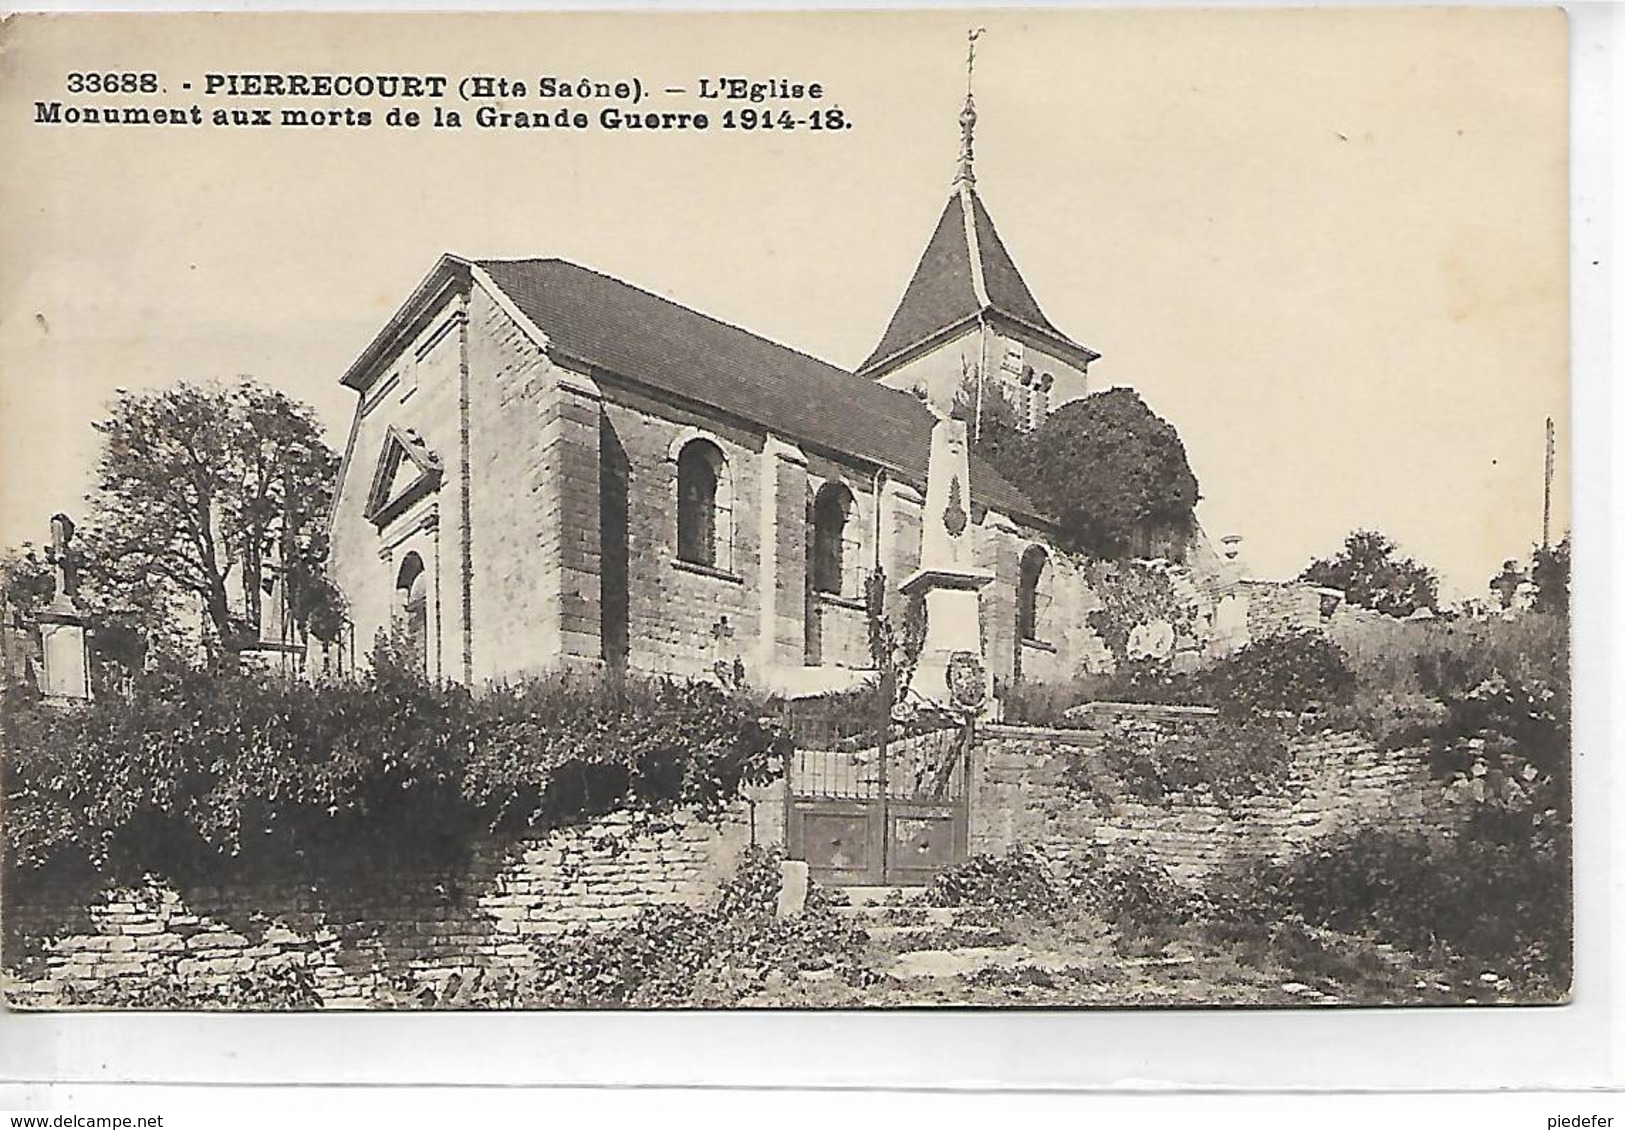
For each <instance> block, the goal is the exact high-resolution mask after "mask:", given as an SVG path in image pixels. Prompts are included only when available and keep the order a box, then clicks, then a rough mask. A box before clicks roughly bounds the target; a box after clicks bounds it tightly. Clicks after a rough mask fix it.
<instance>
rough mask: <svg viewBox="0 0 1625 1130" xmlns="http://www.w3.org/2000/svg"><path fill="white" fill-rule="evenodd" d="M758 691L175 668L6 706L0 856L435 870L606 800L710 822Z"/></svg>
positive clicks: (749, 770) (744, 769)
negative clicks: (460, 682)
mask: <svg viewBox="0 0 1625 1130" xmlns="http://www.w3.org/2000/svg"><path fill="white" fill-rule="evenodd" d="M765 710H766V704H765V703H762V702H759V701H757V700H754V699H752V698H750V697H749V696H748V695H746V694H744V693H743V692H741V691H737V690H724V689H721V688H718V687H715V686H713V685H710V684H706V683H683V682H677V681H673V680H668V679H653V680H647V681H635V680H622V679H611V678H602V679H599V678H589V677H586V676H569V677H566V676H561V677H557V678H548V679H540V680H536V681H533V682H531V683H527V684H524V685H520V686H516V687H510V688H503V689H500V690H497V691H493V692H491V693H490V694H487V695H484V696H480V697H475V696H473V695H471V694H469V693H468V691H466V690H465V689H463V688H461V687H458V686H455V685H449V684H447V685H441V684H432V683H428V682H426V681H424V680H422V679H419V678H416V677H411V676H407V675H405V674H403V673H402V672H401V671H400V670H398V669H396V668H394V667H392V666H390V665H389V664H387V663H386V664H383V665H382V666H380V667H379V668H377V669H375V670H374V671H373V672H372V673H371V674H369V675H368V676H367V677H366V678H364V679H360V680H352V681H344V682H336V683H331V684H322V685H317V686H311V685H307V684H302V683H296V682H291V681H287V680H279V679H274V678H254V677H250V676H247V675H242V674H232V673H226V674H214V673H208V672H203V671H198V670H195V669H190V668H184V667H175V668H166V669H162V670H158V671H155V672H153V673H150V674H148V675H145V676H143V677H142V678H139V679H137V680H135V682H134V685H133V687H132V689H131V691H130V694H129V696H128V697H127V698H110V699H99V700H97V701H96V702H94V703H92V704H90V705H88V706H85V707H82V708H79V709H75V710H71V711H61V710H53V709H48V708H45V707H43V706H42V705H40V704H39V703H37V702H33V701H22V700H20V699H19V698H18V697H17V696H13V698H12V700H11V701H10V702H8V709H7V711H6V717H5V723H4V725H5V730H4V733H5V739H6V745H7V748H8V751H9V753H10V756H8V758H7V759H6V762H5V766H4V772H5V778H4V784H5V798H6V804H7V820H6V827H5V834H6V844H5V846H6V856H7V862H8V864H9V865H10V866H11V867H12V868H21V869H24V870H37V869H39V868H41V867H44V866H46V865H48V864H56V865H62V866H73V865H75V863H76V862H77V863H81V864H85V865H88V866H90V867H93V868H95V869H96V870H98V871H100V872H101V873H103V874H104V875H105V876H108V877H137V876H140V875H142V874H144V873H147V872H151V873H154V874H157V875H161V876H168V877H174V878H183V879H184V878H207V877H210V876H213V877H215V878H219V877H220V876H221V875H223V874H225V873H226V872H240V871H241V870H243V869H246V868H251V867H269V868H283V869H286V868H293V869H295V870H298V871H300V872H305V871H309V870H312V869H314V870H316V871H323V870H324V869H325V870H328V871H332V870H335V869H345V870H350V871H354V872H365V871H366V870H367V869H368V868H369V867H379V866H392V865H395V864H398V863H403V862H407V863H423V864H427V865H444V866H455V865H457V864H458V863H460V862H461V860H462V859H463V857H464V855H465V853H466V851H467V849H468V847H469V846H470V844H471V841H472V838H473V837H474V836H476V835H478V834H482V833H485V832H490V831H497V832H502V833H512V832H517V831H522V830H527V829H536V828H541V827H546V826H550V825H553V824H557V823H563V822H568V821H571V820H576V819H580V818H581V817H583V816H585V815H588V814H590V813H593V812H599V811H604V810H607V809H609V808H636V809H642V810H646V811H663V810H666V809H670V808H674V807H677V806H680V805H681V806H689V807H692V808H694V809H695V810H696V811H697V812H698V813H699V814H700V815H701V816H702V817H704V816H714V815H715V814H716V813H717V812H719V811H720V810H721V808H722V807H723V806H724V805H725V804H726V802H727V801H728V800H729V799H730V798H731V797H733V796H735V795H736V794H737V793H738V790H739V789H740V788H741V786H742V785H744V784H745V783H748V782H752V781H758V780H766V779H768V778H770V777H771V776H773V775H774V774H776V773H777V772H778V771H779V769H780V760H781V757H782V754H783V752H784V750H785V749H786V746H787V743H786V742H785V740H784V739H783V737H782V735H781V734H780V732H779V730H778V728H777V727H776V726H775V725H773V724H772V723H770V722H768V721H765V720H764V717H763V715H764V712H765Z"/></svg>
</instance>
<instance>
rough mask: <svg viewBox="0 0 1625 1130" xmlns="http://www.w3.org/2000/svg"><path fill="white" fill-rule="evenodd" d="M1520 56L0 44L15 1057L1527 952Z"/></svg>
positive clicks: (1337, 15) (428, 34)
mask: <svg viewBox="0 0 1625 1130" xmlns="http://www.w3.org/2000/svg"><path fill="white" fill-rule="evenodd" d="M1567 68H1568V43H1567V27H1566V23H1565V19H1564V16H1563V14H1562V13H1561V12H1560V11H1557V10H1553V9H1546V10H1538V9H1522V10H1513V9H1506V8H1500V9H1484V10H1472V9H1463V8H1455V9H1427V10H1423V9H1416V10H1404V9H1387V8H1384V9H1365V10H1352V11H1332V10H1293V11H1287V10H1278V11H1266V10H1239V9H1238V10H1229V11H1203V12H1199V11H1185V10H1171V9H1167V10H1144V11H1129V10H1122V9H1113V10H1095V11H1058V10H1046V11H1037V10H1035V11H1015V10H989V11H985V12H978V11H956V12H935V13H922V12H838V13H837V12H800V13H773V14H768V13H752V14H743V13H736V14H718V13H712V14H682V15H678V14H647V13H616V14H598V13H582V12H577V13H569V14H491V15H477V14H457V15H452V14H422V15H384V14H368V15H359V14H350V15H312V14H289V13H279V14H252V15H251V14H191V15H113V14H99V15H76V16H57V17H51V16H40V15H33V16H29V15H22V16H14V17H11V18H8V19H7V20H6V21H5V23H4V24H3V26H0V150H3V151H4V152H5V153H6V161H5V167H4V171H3V172H0V257H3V259H0V261H3V268H0V434H3V441H4V442H3V445H0V548H3V556H0V585H3V598H4V608H3V624H0V642H3V646H4V652H3V664H0V676H3V679H4V717H3V725H4V729H3V751H4V752H3V757H4V761H3V767H4V777H3V784H4V809H3V823H4V868H3V894H4V903H3V921H0V926H3V943H0V955H3V964H4V996H5V1001H6V1003H7V1005H8V1006H9V1007H11V1008H14V1009H69V1008H94V1009H125V1008H141V1009H152V1008H160V1009H167V1008H174V1009H199V1008H212V1009H377V1008H410V1009H430V1008H450V1009H552V1008H698V1007H706V1008H712V1007H722V1008H744V1009H759V1008H840V1009H853V1008H874V1007H902V1006H918V1005H961V1006H975V1007H1019V1006H1051V1007H1054V1006H1064V1007H1091V1006H1114V1007H1119V1006H1170V1005H1182V1006H1262V1007H1286V1006H1306V1007H1308V1006H1313V1007H1333V1006H1338V1005H1371V1004H1403V1005H1476V1006H1487V1005H1508V1004H1530V1003H1558V1002H1562V1001H1565V1000H1567V999H1568V997H1569V993H1570V986H1571V980H1572V975H1571V970H1572V935H1573V930H1572V907H1573V898H1572V894H1571V889H1572V888H1571V881H1570V873H1571V855H1572V851H1571V846H1570V844H1571V834H1570V833H1571V816H1570V812H1571V799H1570V775H1569V770H1570V745H1571V741H1570V729H1571V725H1570V692H1569V685H1570V677H1569V645H1568V640H1569V603H1570V602H1569V591H1570V589H1569V546H1570V536H1569V520H1568V514H1569V491H1568V480H1569V461H1568V454H1567V453H1568V446H1569V442H1568V441H1569V420H1568V413H1567V406H1568V393H1569V362H1568V341H1569V336H1568V335H1569V323H1568V205H1567V201H1568V140H1567V138H1568V134H1567V124H1568V123H1567V114H1568V103H1567V95H1568V87H1567V74H1568V71H1567Z"/></svg>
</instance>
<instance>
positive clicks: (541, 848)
mask: <svg viewBox="0 0 1625 1130" xmlns="http://www.w3.org/2000/svg"><path fill="white" fill-rule="evenodd" d="M756 799H757V803H756V804H755V805H754V806H752V805H750V804H741V805H739V806H738V807H737V808H736V810H735V811H734V812H732V813H730V815H729V817H728V818H727V819H725V820H724V821H722V822H721V823H719V824H707V823H701V822H699V821H696V820H693V819H691V818H686V817H685V818H679V819H678V820H676V821H675V822H673V823H672V824H671V826H669V827H666V828H664V829H661V830H657V831H650V830H647V829H645V828H640V827H638V826H636V825H635V822H634V820H633V818H632V817H631V816H629V815H627V814H613V815H610V816H606V817H603V818H601V819H599V820H596V821H594V822H592V823H590V824H587V825H583V826H580V827H574V828H567V829H560V830H558V831H556V832H554V833H552V834H550V835H548V836H546V837H543V838H540V839H536V840H530V841H522V842H519V843H512V844H507V845H497V844H494V843H493V844H485V845H481V846H480V847H479V848H478V849H477V850H476V851H475V853H474V856H473V859H472V860H471V862H470V864H469V865H468V866H467V867H466V868H462V869H460V870H459V871H458V872H457V873H456V874H446V875H439V876H434V875H425V874H422V873H412V874H378V875H368V876H366V877H365V878H364V880H362V881H361V882H360V883H357V884H355V888H356V889H354V890H352V891H349V892H347V893H340V892H336V891H334V890H332V889H330V888H323V889H320V890H318V889H317V888H314V887H312V886H310V885H308V884H302V883H299V882H296V881H294V880H292V879H291V878H279V879H275V880H266V881H261V882H255V883H247V884H243V885H240V886H234V887H232V888H229V889H218V888H214V889H211V888H192V889H185V890H176V889H173V888H170V887H167V886H162V885H158V884H149V885H147V886H145V887H142V888H139V889H131V890H120V891H114V892H110V893H101V892H95V891H86V890H52V891H50V892H48V893H33V892H30V893H25V894H18V895H16V896H13V895H12V894H11V892H8V897H7V900H6V907H5V916H4V918H5V921H4V928H5V951H4V957H5V966H6V970H5V981H4V988H5V997H6V1002H7V1003H8V1004H9V1005H11V1006H12V1007H21V1008H30V1007H33V1008H40V1007H51V1006H53V1005H56V1004H59V1003H62V1002H63V1000H64V999H65V998H64V994H65V990H69V989H78V990H84V989H88V988H90V987H92V986H95V985H98V984H103V985H105V984H106V983H107V982H111V981H118V980H126V981H128V982H129V983H131V984H139V985H142V986H152V985H159V984H166V983H177V984H184V985H186V986H188V987H190V988H192V989H194V990H195V989H196V988H198V987H202V988H204V989H205V990H209V991H212V990H215V989H221V988H225V987H227V986H229V985H230V984H231V983H232V982H234V981H235V980H237V979H239V978H241V977H243V976H245V975H247V974H249V973H259V974H264V973H268V972H272V971H274V970H276V969H277V968H278V967H279V966H284V965H287V964H289V963H297V964H300V965H303V966H304V967H305V968H306V969H308V970H309V971H310V973H311V974H312V976H313V978H314V981H315V985H316V991H317V993H318V994H319V995H320V997H321V1000H322V1003H323V1005H325V1006H326V1007H339V1008H365V1007H371V1006H375V1005H377V1004H380V1003H387V1002H389V1001H390V1000H391V999H393V997H392V995H393V994H395V993H397V992H399V991H404V990H403V986H412V987H414V988H415V989H421V987H423V986H429V987H435V988H439V987H442V986H444V985H445V984H446V982H447V980H448V979H449V978H451V977H452V976H453V974H456V975H457V976H458V977H459V978H460V979H462V980H466V979H467V978H468V977H469V976H470V975H471V974H472V973H474V972H475V971H477V970H482V969H483V970H484V971H485V974H484V975H486V976H489V975H497V976H500V977H511V976H513V975H515V974H523V973H524V972H525V971H526V970H527V968H529V967H532V966H534V964H535V961H536V956H537V953H538V947H545V946H546V944H547V941H548V939H549V938H554V937H557V936H559V935H560V934H563V933H565V932H567V931H572V930H601V929H606V928H610V927H613V926H616V925H618V924H621V923H624V922H625V921H627V920H628V919H630V918H633V917H635V916H636V915H637V913H638V911H639V910H640V909H641V908H642V907H645V906H649V905H656V904H662V903H687V904H697V903H701V902H703V901H705V899H706V898H708V897H709V896H710V895H711V893H712V892H713V891H714V890H715V889H716V887H717V885H718V884H719V883H720V882H721V881H722V880H723V879H724V878H726V877H727V876H728V875H730V874H731V873H732V872H733V870H734V868H735V866H736V864H737V862H738V859H739V856H740V854H741V853H742V852H743V851H744V849H745V848H746V847H747V846H748V845H749V844H750V843H751V840H752V832H753V828H754V834H755V839H756V842H757V843H759V844H762V845H764V846H766V845H771V844H777V843H780V842H782V839H783V801H782V798H780V797H778V796H777V794H776V793H773V792H772V791H770V790H764V791H763V792H762V793H761V794H759V795H758V797H757V798H756ZM753 808H754V811H753Z"/></svg>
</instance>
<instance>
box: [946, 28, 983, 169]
mask: <svg viewBox="0 0 1625 1130" xmlns="http://www.w3.org/2000/svg"><path fill="white" fill-rule="evenodd" d="M986 31H987V28H985V27H978V28H972V29H971V30H970V31H969V32H968V33H967V37H966V38H967V39H968V40H969V46H968V48H967V50H966V53H965V108H964V109H963V110H961V111H960V112H959V172H958V174H957V175H955V177H954V184H956V185H958V184H963V185H965V186H966V187H967V188H974V187H976V172H975V170H974V168H973V165H974V162H975V153H974V151H973V146H974V136H973V135H974V134H975V132H976V96H975V94H974V93H973V88H972V82H973V80H974V79H975V77H976V39H977V37H978V36H980V35H982V34H984V33H985V32H986Z"/></svg>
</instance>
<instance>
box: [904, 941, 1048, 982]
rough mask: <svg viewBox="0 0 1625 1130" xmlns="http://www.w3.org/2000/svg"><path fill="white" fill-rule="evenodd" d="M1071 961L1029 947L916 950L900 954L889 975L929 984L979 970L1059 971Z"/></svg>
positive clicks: (1014, 945) (1018, 945)
mask: <svg viewBox="0 0 1625 1130" xmlns="http://www.w3.org/2000/svg"><path fill="white" fill-rule="evenodd" d="M1069 960H1070V959H1068V958H1064V957H1062V956H1061V955H1045V954H1038V953H1035V952H1034V951H1033V950H1031V949H1030V948H1028V947H1027V946H1024V945H1021V944H1019V943H1011V944H1008V945H1002V946H960V947H957V948H955V949H951V950H913V951H911V952H909V953H903V954H898V955H897V957H895V958H894V959H893V960H892V962H891V964H890V965H888V966H887V967H886V969H885V972H886V973H887V974H888V975H890V976H892V977H895V978H897V979H898V980H900V981H929V980H936V979H939V978H953V977H960V976H963V975H964V974H966V973H975V972H976V971H977V970H979V969H1015V968H1018V967H1023V966H1034V967H1037V968H1042V969H1048V970H1055V969H1061V968H1065V966H1066V965H1067V964H1068V962H1069Z"/></svg>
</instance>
